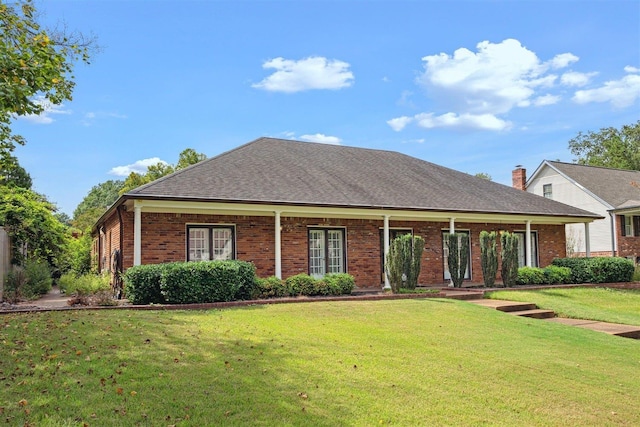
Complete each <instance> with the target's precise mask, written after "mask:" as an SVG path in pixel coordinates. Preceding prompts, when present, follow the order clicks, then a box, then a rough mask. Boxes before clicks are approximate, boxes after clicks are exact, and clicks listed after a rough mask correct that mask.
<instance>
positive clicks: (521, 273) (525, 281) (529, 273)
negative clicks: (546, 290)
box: [516, 267, 545, 285]
mask: <svg viewBox="0 0 640 427" xmlns="http://www.w3.org/2000/svg"><path fill="white" fill-rule="evenodd" d="M544 283H545V277H544V271H543V270H542V269H541V268H538V267H520V268H519V269H518V279H517V280H516V284H518V285H542V284H544Z"/></svg>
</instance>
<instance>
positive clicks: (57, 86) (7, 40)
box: [0, 0, 95, 165]
mask: <svg viewBox="0 0 640 427" xmlns="http://www.w3.org/2000/svg"><path fill="white" fill-rule="evenodd" d="M0 28H2V31H0V165H2V164H4V163H7V162H10V161H11V159H10V157H11V153H12V152H13V150H14V149H15V147H16V145H23V144H24V143H25V139H24V138H23V137H22V136H20V135H15V134H13V132H12V130H11V120H12V118H13V117H14V116H16V115H17V116H23V115H30V114H41V113H42V112H43V111H45V109H46V107H47V105H59V104H61V103H62V102H64V101H65V100H71V94H72V92H73V88H74V86H75V82H74V76H73V75H72V72H73V65H74V62H75V61H76V60H77V59H78V58H80V59H82V61H84V62H85V63H87V64H88V63H89V53H90V50H91V49H92V48H93V47H95V43H94V40H92V39H85V38H84V37H83V36H82V35H81V34H79V33H73V34H66V33H64V32H60V31H56V30H47V29H43V28H42V27H41V26H40V24H39V23H38V22H37V21H36V9H35V7H34V5H33V2H32V0H17V1H16V3H14V4H7V3H5V2H2V3H0Z"/></svg>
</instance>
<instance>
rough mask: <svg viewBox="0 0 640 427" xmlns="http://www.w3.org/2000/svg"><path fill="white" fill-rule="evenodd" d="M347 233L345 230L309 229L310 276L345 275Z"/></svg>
mask: <svg viewBox="0 0 640 427" xmlns="http://www.w3.org/2000/svg"><path fill="white" fill-rule="evenodd" d="M344 236H345V232H344V229H343V228H310V229H309V274H310V275H311V276H314V277H322V276H324V275H325V274H328V273H345V272H346V268H345V265H346V258H345V241H344Z"/></svg>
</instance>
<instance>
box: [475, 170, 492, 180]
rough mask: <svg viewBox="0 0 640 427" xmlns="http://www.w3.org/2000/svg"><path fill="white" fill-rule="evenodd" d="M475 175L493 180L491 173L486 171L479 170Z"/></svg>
mask: <svg viewBox="0 0 640 427" xmlns="http://www.w3.org/2000/svg"><path fill="white" fill-rule="evenodd" d="M475 177H476V178H482V179H486V180H487V181H492V178H491V175H489V174H488V173H486V172H478V173H477V174H475Z"/></svg>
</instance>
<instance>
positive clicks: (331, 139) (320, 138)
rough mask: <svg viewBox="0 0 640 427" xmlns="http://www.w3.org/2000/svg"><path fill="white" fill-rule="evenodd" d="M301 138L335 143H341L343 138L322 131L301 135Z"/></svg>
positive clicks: (309, 140) (323, 142)
mask: <svg viewBox="0 0 640 427" xmlns="http://www.w3.org/2000/svg"><path fill="white" fill-rule="evenodd" d="M300 139H301V140H303V141H308V142H320V143H322V144H333V145H340V143H341V142H342V140H341V139H340V138H338V137H337V136H329V135H324V134H321V133H316V134H313V135H301V136H300Z"/></svg>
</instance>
